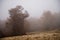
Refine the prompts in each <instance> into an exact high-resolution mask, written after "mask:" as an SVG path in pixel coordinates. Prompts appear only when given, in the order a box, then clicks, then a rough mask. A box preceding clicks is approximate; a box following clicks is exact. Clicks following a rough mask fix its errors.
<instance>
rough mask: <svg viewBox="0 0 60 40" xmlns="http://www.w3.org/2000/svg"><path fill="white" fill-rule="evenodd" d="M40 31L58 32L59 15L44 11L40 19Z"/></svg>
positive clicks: (59, 27)
mask: <svg viewBox="0 0 60 40" xmlns="http://www.w3.org/2000/svg"><path fill="white" fill-rule="evenodd" d="M40 29H41V30H43V31H49V30H60V13H52V12H51V11H45V12H44V13H43V15H42V17H41V18H40Z"/></svg>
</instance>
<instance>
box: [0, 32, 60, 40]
mask: <svg viewBox="0 0 60 40" xmlns="http://www.w3.org/2000/svg"><path fill="white" fill-rule="evenodd" d="M0 40H60V32H38V33H30V34H28V35H23V36H14V37H5V38H0Z"/></svg>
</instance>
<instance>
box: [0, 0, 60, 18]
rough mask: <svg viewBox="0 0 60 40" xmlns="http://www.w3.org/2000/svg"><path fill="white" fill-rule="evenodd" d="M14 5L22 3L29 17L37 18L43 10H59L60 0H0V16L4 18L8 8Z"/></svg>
mask: <svg viewBox="0 0 60 40" xmlns="http://www.w3.org/2000/svg"><path fill="white" fill-rule="evenodd" d="M16 5H22V6H23V7H24V9H25V10H27V11H28V12H29V14H30V16H29V17H36V18H39V17H40V16H41V15H42V14H43V11H47V10H50V11H52V12H59V11H60V0H0V18H1V19H6V18H7V17H8V16H9V14H8V10H9V9H10V8H14V7H15V6H16Z"/></svg>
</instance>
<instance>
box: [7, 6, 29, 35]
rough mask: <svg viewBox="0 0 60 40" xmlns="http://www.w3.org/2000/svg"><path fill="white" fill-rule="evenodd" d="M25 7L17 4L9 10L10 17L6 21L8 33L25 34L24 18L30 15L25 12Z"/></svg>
mask: <svg viewBox="0 0 60 40" xmlns="http://www.w3.org/2000/svg"><path fill="white" fill-rule="evenodd" d="M23 9H24V8H23V7H22V6H16V8H12V9H10V10H9V14H10V18H9V19H8V21H7V22H6V33H7V34H6V35H7V36H11V35H23V34H25V30H24V19H25V18H26V17H28V16H29V15H28V12H27V11H25V12H24V13H23V11H22V10H23Z"/></svg>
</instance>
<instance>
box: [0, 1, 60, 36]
mask: <svg viewBox="0 0 60 40" xmlns="http://www.w3.org/2000/svg"><path fill="white" fill-rule="evenodd" d="M57 29H59V30H60V0H0V34H2V35H3V36H11V35H24V34H26V32H34V31H40V32H41V31H50V30H57ZM2 35H1V36H2Z"/></svg>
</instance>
